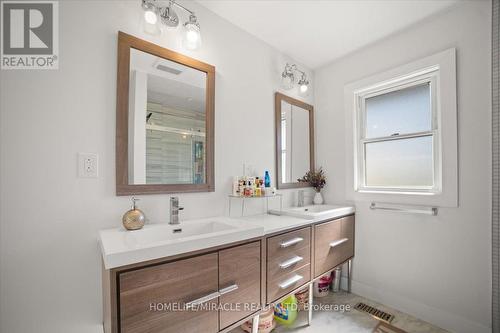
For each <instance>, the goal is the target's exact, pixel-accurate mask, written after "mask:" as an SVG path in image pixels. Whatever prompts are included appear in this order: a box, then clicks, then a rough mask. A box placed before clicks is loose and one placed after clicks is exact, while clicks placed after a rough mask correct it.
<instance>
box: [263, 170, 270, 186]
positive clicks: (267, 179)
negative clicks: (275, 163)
mask: <svg viewBox="0 0 500 333" xmlns="http://www.w3.org/2000/svg"><path fill="white" fill-rule="evenodd" d="M264 184H265V186H266V187H271V177H270V176H269V171H266V174H265V175H264Z"/></svg>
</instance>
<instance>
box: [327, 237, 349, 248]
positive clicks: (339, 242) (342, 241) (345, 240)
mask: <svg viewBox="0 0 500 333" xmlns="http://www.w3.org/2000/svg"><path fill="white" fill-rule="evenodd" d="M348 240H349V238H342V239H339V240H336V241H333V242H331V243H330V247H336V246H339V245H340V244H344V243H345V242H347V241H348Z"/></svg>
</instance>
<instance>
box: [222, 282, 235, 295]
mask: <svg viewBox="0 0 500 333" xmlns="http://www.w3.org/2000/svg"><path fill="white" fill-rule="evenodd" d="M237 289H238V285H237V284H233V285H230V286H229V287H226V288H223V289H221V290H220V291H219V293H220V295H221V296H222V295H225V294H229V293H230V292H233V291H235V290H237Z"/></svg>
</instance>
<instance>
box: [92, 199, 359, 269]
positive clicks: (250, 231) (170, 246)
mask: <svg viewBox="0 0 500 333" xmlns="http://www.w3.org/2000/svg"><path fill="white" fill-rule="evenodd" d="M352 213H354V207H349V206H342V207H340V209H338V213H336V214H335V216H330V217H329V218H328V219H332V218H337V217H341V216H345V215H348V214H352ZM322 220H324V218H308V219H307V218H300V217H293V216H286V215H270V214H262V215H254V216H247V217H239V218H229V217H225V216H222V217H220V216H219V217H212V218H205V219H198V220H190V221H181V222H180V224H178V225H170V224H168V223H161V224H146V225H145V226H144V227H143V228H142V229H140V230H135V231H127V230H125V229H124V228H123V227H120V228H113V229H106V230H101V231H100V232H99V245H100V248H101V252H102V256H103V260H104V267H105V268H106V269H111V268H116V267H121V266H126V265H130V264H134V263H139V262H143V261H148V260H154V259H159V258H164V257H168V256H174V255H179V254H183V253H188V252H192V251H198V250H203V249H208V248H211V247H215V246H221V245H225V244H230V243H234V242H238V241H244V240H247V239H252V238H257V237H263V236H266V235H270V234H274V233H278V232H283V231H287V230H290V229H294V228H298V227H304V226H308V225H311V224H313V223H317V222H321V221H322ZM175 229H182V233H178V234H177V233H176V232H174V230H175ZM198 231H199V233H198Z"/></svg>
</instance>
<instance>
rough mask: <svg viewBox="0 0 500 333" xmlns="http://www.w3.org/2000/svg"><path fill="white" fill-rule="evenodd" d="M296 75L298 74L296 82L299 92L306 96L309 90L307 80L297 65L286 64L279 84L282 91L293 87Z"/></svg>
mask: <svg viewBox="0 0 500 333" xmlns="http://www.w3.org/2000/svg"><path fill="white" fill-rule="evenodd" d="M296 73H299V74H300V79H299V80H298V81H297V84H298V86H299V92H300V93H301V94H306V93H307V90H308V89H309V80H307V75H306V73H305V72H304V71H301V70H300V69H299V68H298V67H297V65H295V64H291V65H290V64H289V63H287V64H286V65H285V69H284V70H283V72H282V73H281V83H282V86H283V88H284V89H286V90H290V89H292V88H293V87H294V85H295V82H296Z"/></svg>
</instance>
